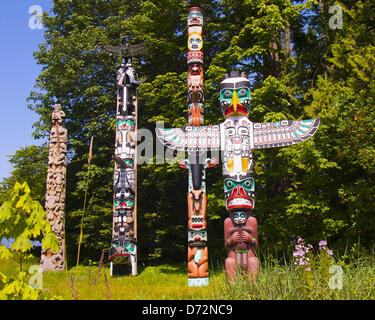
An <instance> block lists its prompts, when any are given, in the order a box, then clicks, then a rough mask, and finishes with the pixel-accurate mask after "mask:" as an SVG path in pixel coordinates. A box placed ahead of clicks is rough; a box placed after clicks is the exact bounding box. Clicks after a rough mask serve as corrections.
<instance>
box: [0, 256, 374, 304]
mask: <svg viewBox="0 0 375 320" xmlns="http://www.w3.org/2000/svg"><path fill="white" fill-rule="evenodd" d="M338 264H341V266H342V268H343V270H344V275H343V280H344V281H343V288H342V289H341V290H338V289H335V290H332V289H330V288H329V285H328V279H329V277H331V275H329V274H328V273H327V272H326V274H323V275H322V273H321V271H319V270H318V268H316V270H312V271H311V272H310V273H308V274H307V277H306V276H301V274H300V273H298V272H297V271H296V270H295V268H294V265H293V264H288V263H286V262H284V261H277V260H275V259H272V258H266V259H264V260H263V261H261V265H260V269H259V275H258V277H257V280H256V281H255V282H251V281H248V279H247V277H246V276H244V275H241V274H239V275H238V277H237V281H236V282H235V283H234V284H228V283H227V281H226V277H225V271H224V270H223V268H220V267H218V268H217V269H216V270H211V276H210V284H209V286H207V287H188V286H187V270H186V265H179V266H170V265H161V266H156V267H151V266H150V267H146V268H144V270H141V271H140V274H139V275H138V276H136V277H130V276H125V277H110V276H109V268H107V267H106V268H105V269H104V270H105V275H104V272H103V271H104V270H103V269H102V272H100V273H98V267H97V266H95V267H90V268H89V267H87V266H80V267H79V268H78V269H76V268H72V269H70V270H68V272H67V273H66V272H45V273H44V274H43V291H44V292H45V295H46V296H60V297H62V298H63V299H65V300H71V299H75V298H77V299H80V300H81V299H82V300H106V299H111V300H200V299H204V300H216V299H223V300H231V299H236V300H242V299H246V300H306V299H307V300H310V299H313V300H320V299H323V300H348V299H349V300H356V299H359V300H362V299H370V300H374V299H375V262H374V259H373V258H372V257H363V258H358V259H355V260H354V261H352V262H351V263H349V264H344V263H342V262H339V263H338ZM29 265H30V263H29ZM24 270H25V271H27V270H28V265H25V268H24ZM0 272H2V273H4V274H5V275H7V277H9V278H15V277H16V276H17V274H18V268H17V265H16V264H14V263H11V262H6V263H5V262H1V263H0ZM76 273H77V279H74V278H75V275H76Z"/></svg>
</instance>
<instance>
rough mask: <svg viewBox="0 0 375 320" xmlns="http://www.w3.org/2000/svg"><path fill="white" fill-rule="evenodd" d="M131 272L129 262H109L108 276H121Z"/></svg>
mask: <svg viewBox="0 0 375 320" xmlns="http://www.w3.org/2000/svg"><path fill="white" fill-rule="evenodd" d="M131 273H132V268H131V265H130V263H126V264H116V263H113V262H111V264H110V276H111V277H123V276H129V275H131Z"/></svg>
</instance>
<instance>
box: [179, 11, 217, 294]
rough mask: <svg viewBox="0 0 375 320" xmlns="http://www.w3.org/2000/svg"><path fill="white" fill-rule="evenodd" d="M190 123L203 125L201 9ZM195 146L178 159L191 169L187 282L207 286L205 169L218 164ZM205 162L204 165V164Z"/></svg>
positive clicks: (191, 20)
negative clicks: (186, 156) (204, 157)
mask: <svg viewBox="0 0 375 320" xmlns="http://www.w3.org/2000/svg"><path fill="white" fill-rule="evenodd" d="M187 24H188V54H187V65H188V79H187V80H188V81H187V86H188V93H187V104H188V124H189V125H190V126H196V127H199V126H201V125H203V124H204V91H203V89H204V88H203V51H202V48H203V15H202V9H201V8H197V7H193V8H190V9H189V10H188V21H187ZM202 156H204V154H202V152H201V151H200V150H199V149H196V148H190V149H189V150H188V159H185V160H181V161H180V162H179V164H180V167H181V168H185V169H188V172H189V178H188V181H189V182H188V196H187V198H188V199H187V200H188V285H189V286H191V287H196V286H206V285H208V283H209V273H208V271H207V269H208V248H207V216H206V205H207V196H206V168H208V167H212V166H214V165H215V161H212V160H211V159H202ZM202 162H204V164H202Z"/></svg>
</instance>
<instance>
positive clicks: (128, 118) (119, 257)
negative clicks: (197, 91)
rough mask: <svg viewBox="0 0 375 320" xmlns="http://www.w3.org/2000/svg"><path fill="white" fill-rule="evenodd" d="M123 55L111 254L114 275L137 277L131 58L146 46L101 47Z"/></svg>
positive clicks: (134, 85) (134, 105) (134, 78)
mask: <svg viewBox="0 0 375 320" xmlns="http://www.w3.org/2000/svg"><path fill="white" fill-rule="evenodd" d="M101 48H102V49H103V50H105V51H107V52H109V53H113V54H116V55H120V56H121V57H122V63H121V65H120V67H119V69H118V70H117V80H116V85H117V109H116V139H115V154H114V156H113V159H114V160H115V169H114V182H113V188H114V196H113V225H112V242H111V249H110V251H109V259H110V260H111V275H123V274H126V273H128V270H127V269H128V268H127V267H128V266H129V263H130V269H131V270H130V273H131V275H133V276H135V275H137V192H136V189H137V163H136V145H137V137H136V131H137V112H138V109H137V107H138V100H137V87H138V85H139V84H140V81H138V80H137V74H136V71H135V69H134V68H133V67H132V61H131V57H132V56H134V55H137V54H140V53H141V52H143V51H144V50H145V46H144V45H142V44H141V45H134V46H128V45H126V44H125V43H122V44H121V46H120V47H113V46H101Z"/></svg>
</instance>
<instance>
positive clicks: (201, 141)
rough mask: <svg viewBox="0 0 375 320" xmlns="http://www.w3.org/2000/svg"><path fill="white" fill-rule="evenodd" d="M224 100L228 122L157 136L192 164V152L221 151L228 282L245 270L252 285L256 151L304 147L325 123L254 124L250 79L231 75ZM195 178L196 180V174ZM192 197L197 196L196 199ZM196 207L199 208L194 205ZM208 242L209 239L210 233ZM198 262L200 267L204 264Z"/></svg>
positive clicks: (223, 91) (222, 88)
mask: <svg viewBox="0 0 375 320" xmlns="http://www.w3.org/2000/svg"><path fill="white" fill-rule="evenodd" d="M219 100H220V106H221V109H222V111H223V115H224V117H225V121H224V122H222V123H220V124H217V125H212V126H199V124H197V123H194V122H191V123H190V122H189V125H188V126H185V127H182V128H172V129H163V128H157V129H156V134H157V137H158V138H159V140H160V141H161V142H162V143H163V144H164V145H165V146H167V147H168V148H170V149H173V150H180V151H188V153H189V161H190V154H191V152H192V151H194V152H196V154H200V153H205V152H207V151H210V152H211V153H212V152H214V153H216V152H217V151H218V150H221V152H222V161H223V178H224V195H225V199H226V209H227V211H228V214H229V216H228V218H226V219H225V221H224V243H225V247H226V248H227V249H228V257H227V259H226V261H225V268H226V275H227V279H228V281H230V282H231V281H233V280H234V278H235V275H236V272H237V270H243V271H244V272H246V273H247V274H248V275H249V277H250V278H251V279H255V276H256V274H257V272H258V258H257V257H256V255H255V248H256V246H257V245H258V231H257V220H256V218H255V217H254V216H253V214H252V212H253V209H254V206H255V183H254V171H253V168H254V163H253V156H252V149H261V148H271V147H282V146H288V145H292V144H296V143H299V142H302V141H304V140H306V139H308V138H310V137H312V136H313V135H314V133H315V132H316V130H317V128H318V126H319V121H320V120H319V119H313V120H282V121H278V122H274V123H254V122H251V121H250V120H249V119H248V116H249V113H250V82H249V80H248V78H247V76H246V75H245V74H244V73H240V72H239V71H232V72H231V73H230V75H225V78H224V80H223V81H222V82H221V83H220V98H219ZM199 158H200V159H199V160H200V161H199V163H201V166H202V165H203V163H204V161H207V160H204V159H205V158H204V157H201V156H200V157H199ZM202 160H203V162H202ZM185 162H186V160H185ZM191 171H192V170H191ZM192 176H193V177H194V173H193V175H192ZM197 176H198V175H197ZM203 177H204V175H203ZM202 181H204V180H203V179H202ZM193 189H194V188H193ZM192 195H193V196H194V193H193V194H192ZM192 200H194V198H192ZM192 203H193V204H195V202H194V201H192ZM189 231H190V230H189ZM194 231H195V230H194ZM205 237H206V238H207V233H205ZM198 238H199V237H198ZM189 240H190V238H189ZM194 258H195V257H194ZM195 261H199V258H197V259H195Z"/></svg>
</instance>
